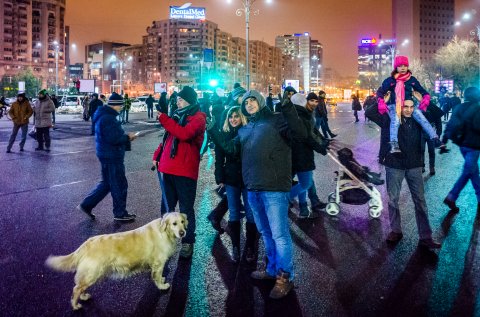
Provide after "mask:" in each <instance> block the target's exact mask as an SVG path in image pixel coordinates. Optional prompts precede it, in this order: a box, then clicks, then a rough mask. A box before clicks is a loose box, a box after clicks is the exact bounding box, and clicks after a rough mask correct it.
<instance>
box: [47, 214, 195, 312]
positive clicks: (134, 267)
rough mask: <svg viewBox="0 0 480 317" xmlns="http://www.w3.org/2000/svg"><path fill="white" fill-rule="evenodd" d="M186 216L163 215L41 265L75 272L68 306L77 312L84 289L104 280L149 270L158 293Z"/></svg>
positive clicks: (85, 295)
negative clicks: (133, 228)
mask: <svg viewBox="0 0 480 317" xmlns="http://www.w3.org/2000/svg"><path fill="white" fill-rule="evenodd" d="M187 225H188V220H187V216H186V215H185V214H181V213H179V212H171V213H167V214H166V215H164V216H163V218H161V219H156V220H153V221H152V222H150V223H148V224H146V225H144V226H143V227H140V228H138V229H135V230H131V231H126V232H119V233H113V234H104V235H99V236H95V237H91V238H90V239H88V240H87V241H85V242H84V243H83V244H82V245H81V246H80V247H79V248H78V249H77V250H76V251H75V252H73V253H71V254H69V255H65V256H49V257H48V259H47V260H46V261H45V264H46V265H47V266H48V267H50V268H52V269H54V270H57V271H62V272H75V271H76V272H77V273H76V274H75V287H74V288H73V295H72V299H71V304H72V307H73V309H74V310H77V309H80V308H81V307H82V305H81V304H79V303H78V300H79V299H80V300H88V299H89V298H90V297H91V295H90V294H88V293H86V290H87V289H88V288H89V287H90V286H92V285H93V284H95V283H96V282H97V281H98V280H100V279H101V278H104V277H114V278H125V277H128V276H130V275H133V274H135V273H140V272H143V271H151V274H152V279H153V281H154V282H155V284H156V285H157V287H158V288H159V289H161V290H166V289H168V288H169V287H170V284H168V283H165V278H164V277H163V276H162V274H163V267H164V266H165V263H166V262H167V260H168V259H169V258H170V257H171V256H172V255H173V253H175V249H176V245H177V243H176V242H177V239H181V238H182V237H184V236H185V234H186V229H187Z"/></svg>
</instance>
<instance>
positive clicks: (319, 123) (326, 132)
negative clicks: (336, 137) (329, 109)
mask: <svg viewBox="0 0 480 317" xmlns="http://www.w3.org/2000/svg"><path fill="white" fill-rule="evenodd" d="M319 128H321V129H322V134H323V136H324V137H325V138H328V137H329V136H330V137H331V136H332V134H333V133H332V131H330V127H329V126H328V121H327V118H323V117H315V129H317V130H318V129H319Z"/></svg>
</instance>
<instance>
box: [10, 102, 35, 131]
mask: <svg viewBox="0 0 480 317" xmlns="http://www.w3.org/2000/svg"><path fill="white" fill-rule="evenodd" d="M8 114H9V115H10V118H12V121H13V123H14V124H16V125H24V124H28V119H29V118H30V117H31V116H32V114H33V109H32V106H30V102H29V101H28V100H27V99H26V98H25V97H24V98H23V101H22V102H21V103H20V102H18V100H17V101H15V102H14V103H13V104H12V106H11V107H10V110H9V111H8Z"/></svg>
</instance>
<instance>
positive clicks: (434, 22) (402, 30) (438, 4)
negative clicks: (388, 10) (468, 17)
mask: <svg viewBox="0 0 480 317" xmlns="http://www.w3.org/2000/svg"><path fill="white" fill-rule="evenodd" d="M392 10H393V11H392V22H393V25H392V27H393V36H394V37H395V38H396V40H397V54H401V55H407V56H409V57H411V58H417V59H420V61H421V62H428V61H430V60H432V58H433V57H434V56H435V53H436V52H437V50H438V49H440V48H442V47H443V46H446V45H447V43H448V42H449V41H450V40H451V39H452V38H453V36H454V15H455V0H442V1H438V0H393V2H392Z"/></svg>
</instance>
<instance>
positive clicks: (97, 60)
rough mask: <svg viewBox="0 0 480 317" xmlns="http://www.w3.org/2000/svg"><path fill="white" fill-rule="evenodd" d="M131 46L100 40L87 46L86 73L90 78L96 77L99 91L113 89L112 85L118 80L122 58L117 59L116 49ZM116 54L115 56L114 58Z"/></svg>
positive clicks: (103, 91) (104, 91)
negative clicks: (117, 71)
mask: <svg viewBox="0 0 480 317" xmlns="http://www.w3.org/2000/svg"><path fill="white" fill-rule="evenodd" d="M122 46H129V45H128V44H124V43H113V42H100V43H95V44H89V45H86V46H85V64H86V65H85V68H84V74H85V77H86V78H88V79H95V81H96V82H95V86H97V87H98V92H99V93H107V92H110V91H113V88H114V87H112V85H114V80H117V73H116V67H117V66H119V62H120V60H117V59H116V55H115V54H114V49H115V48H117V47H122ZM114 56H115V58H114Z"/></svg>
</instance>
